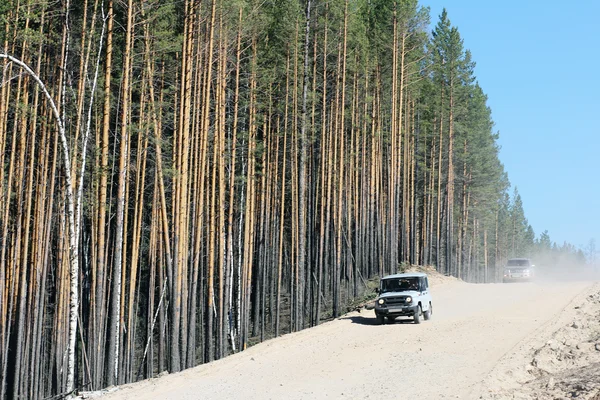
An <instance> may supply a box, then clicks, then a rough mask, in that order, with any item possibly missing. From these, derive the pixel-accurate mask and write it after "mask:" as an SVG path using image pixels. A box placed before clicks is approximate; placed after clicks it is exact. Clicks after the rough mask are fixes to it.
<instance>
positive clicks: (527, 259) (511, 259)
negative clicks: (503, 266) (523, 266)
mask: <svg viewBox="0 0 600 400" xmlns="http://www.w3.org/2000/svg"><path fill="white" fill-rule="evenodd" d="M510 260H531V259H530V258H519V257H517V258H509V259H508V261H510Z"/></svg>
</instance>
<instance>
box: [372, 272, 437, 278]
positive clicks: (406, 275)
mask: <svg viewBox="0 0 600 400" xmlns="http://www.w3.org/2000/svg"><path fill="white" fill-rule="evenodd" d="M422 276H427V274H425V273H423V272H406V273H404V274H393V275H388V276H384V277H383V278H381V279H394V278H414V277H422Z"/></svg>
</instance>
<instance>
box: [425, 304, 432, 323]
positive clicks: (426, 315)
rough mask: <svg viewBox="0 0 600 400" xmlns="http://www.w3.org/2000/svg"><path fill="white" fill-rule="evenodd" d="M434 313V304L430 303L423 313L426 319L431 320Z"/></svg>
mask: <svg viewBox="0 0 600 400" xmlns="http://www.w3.org/2000/svg"><path fill="white" fill-rule="evenodd" d="M432 315H433V306H432V305H431V303H429V309H428V310H427V311H425V312H424V313H423V318H424V319H425V321H429V320H430V319H431V316H432Z"/></svg>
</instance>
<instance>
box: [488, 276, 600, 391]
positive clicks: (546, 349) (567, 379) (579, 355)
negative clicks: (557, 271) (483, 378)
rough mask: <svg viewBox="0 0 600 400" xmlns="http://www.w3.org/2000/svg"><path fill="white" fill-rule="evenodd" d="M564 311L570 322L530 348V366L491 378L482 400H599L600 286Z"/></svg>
mask: <svg viewBox="0 0 600 400" xmlns="http://www.w3.org/2000/svg"><path fill="white" fill-rule="evenodd" d="M565 312H566V313H568V314H570V315H569V317H570V318H567V319H566V321H568V322H567V323H566V324H564V325H563V326H562V327H560V328H559V329H558V330H557V331H555V332H554V333H553V334H552V336H551V338H550V339H549V340H548V341H547V342H546V343H545V344H543V345H542V346H541V347H539V346H538V347H534V348H532V349H531V350H530V352H529V354H528V356H527V358H526V359H527V360H528V361H529V363H528V364H527V365H520V366H518V367H516V368H512V369H506V370H504V371H497V372H498V373H496V374H493V376H491V377H490V378H489V379H488V388H489V393H487V394H485V395H483V396H482V397H481V398H482V399H564V398H577V399H586V400H600V287H599V286H598V285H597V286H596V290H595V292H594V293H592V294H590V295H588V296H587V297H586V298H585V300H584V301H583V302H580V304H576V305H572V306H571V307H569V308H567V309H566V310H565ZM513 367H514V366H513Z"/></svg>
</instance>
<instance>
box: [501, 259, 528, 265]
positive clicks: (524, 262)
mask: <svg viewBox="0 0 600 400" xmlns="http://www.w3.org/2000/svg"><path fill="white" fill-rule="evenodd" d="M506 266H507V267H529V260H508V262H507V263H506Z"/></svg>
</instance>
